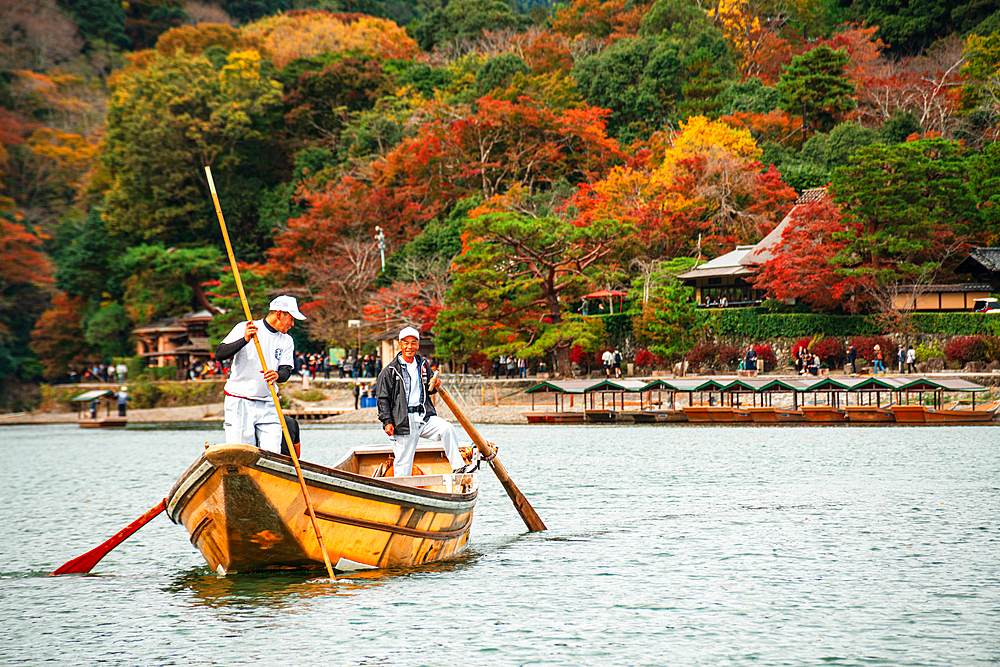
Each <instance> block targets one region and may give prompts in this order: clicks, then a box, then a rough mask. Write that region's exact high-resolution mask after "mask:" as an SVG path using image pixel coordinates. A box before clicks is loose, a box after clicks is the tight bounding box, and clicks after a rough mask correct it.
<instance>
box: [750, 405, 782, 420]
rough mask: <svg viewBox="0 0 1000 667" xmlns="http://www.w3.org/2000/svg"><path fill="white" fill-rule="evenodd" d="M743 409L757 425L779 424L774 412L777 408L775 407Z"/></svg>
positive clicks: (765, 406)
mask: <svg viewBox="0 0 1000 667" xmlns="http://www.w3.org/2000/svg"><path fill="white" fill-rule="evenodd" d="M743 409H744V410H746V411H747V412H748V413H750V419H752V420H753V422H754V423H755V424H776V423H778V417H777V415H776V414H775V412H774V410H775V408H774V407H773V406H770V405H763V406H749V407H745V408H743Z"/></svg>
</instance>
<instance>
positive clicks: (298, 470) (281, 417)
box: [205, 165, 336, 579]
mask: <svg viewBox="0 0 1000 667" xmlns="http://www.w3.org/2000/svg"><path fill="white" fill-rule="evenodd" d="M205 175H206V176H207V177H208V187H209V189H210V190H211V191H212V202H213V203H214V204H215V213H216V215H217V216H218V217H219V226H220V227H221V228H222V238H223V240H224V241H225V242H226V253H227V254H228V255H229V265H230V266H231V267H232V269H233V278H234V279H235V280H236V289H237V290H238V291H239V293H240V302H241V303H242V304H243V314H244V315H245V316H246V319H247V322H252V321H253V315H251V314H250V304H248V303H247V295H246V292H244V291H243V281H242V280H241V279H240V269H239V267H238V266H237V265H236V257H235V256H234V255H233V245H232V244H231V243H230V242H229V231H228V230H227V229H226V219H225V218H224V217H223V216H222V206H220V205H219V195H218V193H216V191H215V181H214V180H212V168H211V167H209V166H208V165H206V166H205ZM253 344H254V346H255V347H256V348H257V358H258V359H260V365H261V367H262V368H263V370H264V372H265V373H266V372H267V370H268V368H267V359H265V358H264V351H263V350H262V349H261V347H260V341H259V340H258V339H257V336H256V335H254V337H253ZM267 388H268V389H269V390H270V391H271V400H272V401H274V408H275V409H276V410H277V411H278V421H279V422H280V423H281V432H282V433H283V434H284V436H285V442H287V443H288V453H289V455H291V457H292V464H294V465H295V474H296V475H297V476H298V478H299V488H300V489H301V491H302V500H304V501H305V503H306V509H307V510H308V511H309V519H310V520H311V521H312V527H313V532H315V533H316V541H317V542H318V543H319V550H320V551H321V552H322V553H323V562H324V563H325V564H326V573H327V574H328V575H330V579H335V578H336V577H334V576H333V565H331V564H330V554H328V553H327V551H326V543H325V542H324V541H323V533H322V532H321V531H320V529H319V522H318V521H317V520H316V512H315V510H313V505H312V501H311V500H309V489H307V488H306V480H305V477H303V476H302V466H300V465H299V457H298V455H297V454H296V453H295V446H294V445H293V444H292V435H291V434H290V433H289V432H288V424H286V423H285V414H284V412H282V410H281V401H279V400H278V392H277V391H276V390H275V388H274V385H273V384H271V383H270V382H268V383H267Z"/></svg>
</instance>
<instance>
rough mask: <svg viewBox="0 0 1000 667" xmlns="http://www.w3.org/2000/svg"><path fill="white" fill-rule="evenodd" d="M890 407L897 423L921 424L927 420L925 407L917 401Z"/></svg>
mask: <svg viewBox="0 0 1000 667" xmlns="http://www.w3.org/2000/svg"><path fill="white" fill-rule="evenodd" d="M891 409H892V414H893V416H894V417H895V418H896V423H897V424H923V423H924V422H926V421H927V408H925V407H924V406H923V405H921V404H919V403H908V404H902V405H893V406H892V408H891Z"/></svg>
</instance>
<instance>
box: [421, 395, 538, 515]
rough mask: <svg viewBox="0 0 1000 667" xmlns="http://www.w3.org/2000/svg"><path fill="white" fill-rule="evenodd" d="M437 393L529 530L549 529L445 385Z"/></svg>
mask: <svg viewBox="0 0 1000 667" xmlns="http://www.w3.org/2000/svg"><path fill="white" fill-rule="evenodd" d="M437 393H438V394H440V395H441V398H443V399H444V402H445V403H447V404H448V407H449V408H451V411H452V413H453V414H454V415H455V418H456V419H458V422H459V423H460V424H461V425H462V428H464V429H465V432H466V433H468V434H469V437H470V438H472V441H473V442H474V443H476V447H478V448H479V451H480V452H481V453H482V455H483V456H484V457H485V458H486V461H487V462H488V463H489V464H490V468H492V469H493V472H494V473H495V474H496V476H497V479H499V480H500V483H501V484H503V488H504V490H505V491H507V495H508V496H510V499H511V501H513V503H514V508H515V509H516V510H517V513H518V514H520V515H521V519H522V520H523V521H524V525H526V526H527V527H528V530H530V531H532V532H536V531H540V530H547V529H546V528H545V524H544V523H543V522H542V519H541V517H539V516H538V513H537V512H535V508H534V507H532V506H531V503H529V502H528V499H527V498H525V497H524V494H523V493H521V490H520V489H518V488H517V485H516V484H514V480H512V479H511V478H510V475H508V474H507V469H506V468H504V467H503V464H502V463H500V459H498V458H497V457H496V453H495V452H494V451H493V448H492V447H490V445H489V443H487V442H486V441H485V440H483V436H481V435H479V431H477V430H476V427H475V426H473V425H472V422H470V421H469V418H468V417H466V416H465V413H463V412H462V409H461V408H459V407H458V404H457V403H455V401H454V399H452V397H451V395H450V394H448V391H447V390H446V389H445V388H444V387H443V386H439V387H438V388H437Z"/></svg>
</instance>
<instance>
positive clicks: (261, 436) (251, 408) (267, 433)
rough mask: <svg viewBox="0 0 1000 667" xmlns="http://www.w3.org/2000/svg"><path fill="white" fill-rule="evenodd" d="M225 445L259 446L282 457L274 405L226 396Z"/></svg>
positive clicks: (279, 427)
mask: <svg viewBox="0 0 1000 667" xmlns="http://www.w3.org/2000/svg"><path fill="white" fill-rule="evenodd" d="M225 427H226V442H227V443H242V444H244V445H254V444H258V445H259V446H260V448H261V449H266V450H267V451H269V452H275V453H277V454H280V453H281V438H282V437H284V436H283V434H282V431H281V422H280V421H278V411H277V409H275V407H274V401H271V400H267V401H257V400H253V399H250V398H236V397H235V396H226V421H225Z"/></svg>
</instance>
